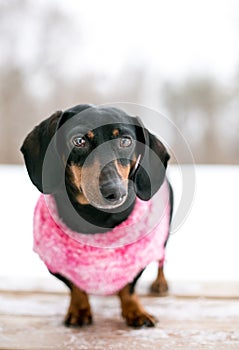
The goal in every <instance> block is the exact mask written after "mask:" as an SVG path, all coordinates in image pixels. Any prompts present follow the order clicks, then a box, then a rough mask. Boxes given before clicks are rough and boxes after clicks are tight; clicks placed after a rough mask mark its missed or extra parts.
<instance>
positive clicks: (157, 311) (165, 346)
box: [0, 292, 239, 350]
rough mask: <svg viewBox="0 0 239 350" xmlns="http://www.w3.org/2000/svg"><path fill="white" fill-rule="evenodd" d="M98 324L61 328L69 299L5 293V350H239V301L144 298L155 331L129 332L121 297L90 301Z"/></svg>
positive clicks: (1, 319) (1, 340)
mask: <svg viewBox="0 0 239 350" xmlns="http://www.w3.org/2000/svg"><path fill="white" fill-rule="evenodd" d="M90 300H91V305H92V309H93V313H94V324H93V325H92V326H88V327H84V328H82V329H69V328H65V327H64V326H63V325H62V320H63V318H64V314H65V311H66V308H67V306H68V295H66V294H46V293H41V294H37V293H6V292H4V293H0V349H4V350H9V349H18V350H20V349H24V350H25V349H26V350H28V349H31V350H35V349H37V350H43V349H44V350H46V349H48V350H50V349H52V350H53V349H54V350H57V349H66V350H75V349H77V350H81V349H82V350H85V349H89V350H93V349H97V350H107V349H115V350H125V349H127V350H131V349H137V350H141V349H150V350H152V349H160V350H170V349H172V350H177V349H183V350H187V349H188V350H193V349H204V350H205V349H206V350H210V349H217V350H226V349H232V350H238V349H239V299H236V298H228V299H223V298H217V299H214V298H198V297H192V298H188V297H187V298H182V297H173V296H168V297H164V298H158V297H150V296H142V297H141V301H142V303H143V304H144V306H145V308H146V309H147V310H148V311H149V312H151V313H152V314H154V315H156V316H157V317H158V318H159V323H158V325H157V327H156V328H143V329H131V328H128V327H127V326H126V325H125V323H124V321H123V319H122V318H121V316H120V308H119V301H118V299H117V297H91V299H90Z"/></svg>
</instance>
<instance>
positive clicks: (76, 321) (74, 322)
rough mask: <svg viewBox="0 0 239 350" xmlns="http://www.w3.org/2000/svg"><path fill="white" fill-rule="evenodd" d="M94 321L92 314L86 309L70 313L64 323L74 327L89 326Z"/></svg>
mask: <svg viewBox="0 0 239 350" xmlns="http://www.w3.org/2000/svg"><path fill="white" fill-rule="evenodd" d="M92 323H93V320H92V316H91V314H88V312H86V310H80V311H79V313H78V314H77V315H76V314H72V313H68V314H67V316H66V318H65V321H64V325H65V326H66V327H73V328H77V327H83V326H88V325H91V324H92Z"/></svg>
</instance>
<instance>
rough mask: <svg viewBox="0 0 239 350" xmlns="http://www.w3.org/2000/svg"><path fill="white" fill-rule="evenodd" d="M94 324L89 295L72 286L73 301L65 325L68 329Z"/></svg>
mask: <svg viewBox="0 0 239 350" xmlns="http://www.w3.org/2000/svg"><path fill="white" fill-rule="evenodd" d="M91 323H92V314H91V307H90V303H89V299H88V295H87V294H86V293H85V292H84V291H82V290H80V289H79V288H78V287H76V286H75V285H74V284H72V285H71V301H70V305H69V309H68V312H67V314H66V317H65V321H64V324H65V326H67V327H82V326H84V325H90V324H91Z"/></svg>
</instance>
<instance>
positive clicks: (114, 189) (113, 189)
mask: <svg viewBox="0 0 239 350" xmlns="http://www.w3.org/2000/svg"><path fill="white" fill-rule="evenodd" d="M100 191H101V193H102V196H103V197H104V198H105V199H107V200H108V201H111V202H116V201H119V200H122V199H123V198H124V197H125V196H126V194H127V192H126V188H125V186H124V185H123V184H122V183H120V182H114V181H110V182H107V183H103V184H102V185H101V186H100Z"/></svg>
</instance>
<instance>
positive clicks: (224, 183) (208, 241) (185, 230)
mask: <svg viewBox="0 0 239 350" xmlns="http://www.w3.org/2000/svg"><path fill="white" fill-rule="evenodd" d="M169 169H170V170H169V176H170V179H171V183H172V185H173V188H174V191H175V197H176V208H175V210H176V211H177V210H178V203H179V197H180V193H181V180H180V178H179V176H178V169H177V166H173V165H170V167H169ZM195 171H196V194H195V198H194V203H193V206H192V209H191V211H190V213H189V215H188V217H187V219H186V221H185V222H184V224H183V225H182V226H181V227H180V228H179V230H178V231H177V232H175V233H174V234H172V235H171V237H170V240H169V242H168V246H167V256H166V262H165V272H166V276H167V278H168V279H169V280H170V281H178V282H182V283H183V281H194V282H199V281H200V282H208V281H209V282H217V283H218V282H237V283H238V282H239V281H238V280H239V278H238V266H239V254H238V245H239V235H238V233H239V223H238V217H237V215H238V198H239V186H238V182H237V181H238V178H239V166H203V165H201V166H196V169H195ZM0 193H1V201H0V212H1V214H2V215H1V234H0V289H14V290H16V289H21V290H32V289H34V290H42V289H47V290H64V287H63V286H62V284H61V283H60V282H58V281H56V280H55V279H54V278H52V276H50V275H49V273H48V271H47V269H46V268H45V266H44V265H43V263H42V262H41V261H40V260H39V258H38V256H37V255H36V254H34V253H33V251H32V216H33V209H34V204H35V202H36V200H37V198H38V195H39V192H38V191H37V189H35V187H34V186H33V185H32V184H31V182H30V180H29V178H28V175H27V172H26V170H25V167H24V166H21V165H20V166H7V165H1V166H0ZM155 269H156V265H155V264H152V265H151V266H150V267H149V268H148V269H147V270H146V272H145V273H144V275H143V277H142V278H143V281H148V280H152V279H153V276H152V275H153V274H155V273H156V270H155Z"/></svg>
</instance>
